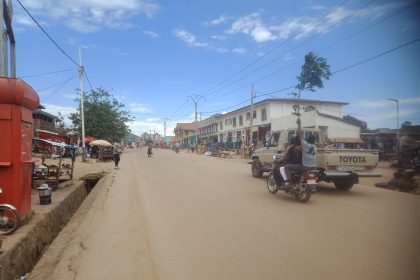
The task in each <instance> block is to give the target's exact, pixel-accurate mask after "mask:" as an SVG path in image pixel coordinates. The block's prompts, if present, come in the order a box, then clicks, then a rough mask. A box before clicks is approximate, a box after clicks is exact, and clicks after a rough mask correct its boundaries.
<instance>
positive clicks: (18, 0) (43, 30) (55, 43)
mask: <svg viewBox="0 0 420 280" xmlns="http://www.w3.org/2000/svg"><path fill="white" fill-rule="evenodd" d="M16 1H17V2H18V3H19V5H20V6H21V7H22V8H23V9H24V10H25V12H26V13H27V14H28V15H29V17H30V18H31V19H32V20H33V21H34V22H35V23H36V25H38V27H39V28H40V29H41V30H42V32H43V33H44V34H45V35H46V36H47V37H48V39H50V41H51V42H52V43H53V44H54V45H55V46H56V47H57V48H58V49H59V50H60V51H61V52H62V53H63V54H64V55H65V56H66V57H67V58H68V59H69V60H70V61H71V62H73V63H74V64H76V65H77V66H79V63H77V62H76V61H75V60H74V59H73V58H71V57H70V56H69V55H68V54H67V53H66V52H65V51H64V50H63V49H62V48H61V47H60V46H59V45H58V44H57V42H56V41H54V39H53V38H51V36H50V35H49V34H48V33H47V31H45V29H44V28H42V26H41V25H40V24H39V23H38V21H37V20H36V19H35V18H34V17H33V16H32V15H31V13H30V12H29V11H28V10H27V9H26V8H25V6H23V4H22V3H21V2H20V0H16Z"/></svg>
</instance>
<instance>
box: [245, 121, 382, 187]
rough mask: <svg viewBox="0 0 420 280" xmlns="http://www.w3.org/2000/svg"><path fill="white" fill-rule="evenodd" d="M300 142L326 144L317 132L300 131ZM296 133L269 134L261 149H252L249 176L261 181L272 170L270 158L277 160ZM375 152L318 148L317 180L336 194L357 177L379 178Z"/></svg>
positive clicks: (320, 132)
mask: <svg viewBox="0 0 420 280" xmlns="http://www.w3.org/2000/svg"><path fill="white" fill-rule="evenodd" d="M302 131H303V133H304V138H305V139H306V138H307V136H308V135H309V134H314V135H315V137H316V140H317V141H316V142H317V143H318V144H321V143H326V141H325V140H326V139H325V138H324V135H323V133H322V131H321V130H318V129H307V128H303V129H302ZM295 135H296V129H284V130H280V131H275V132H273V133H272V135H271V138H270V140H269V141H268V143H266V145H265V147H263V148H260V149H256V150H255V151H254V153H253V154H252V156H251V160H252V161H250V162H249V163H250V164H252V168H251V170H252V175H253V176H254V177H261V176H262V175H263V173H264V172H270V171H271V170H272V166H273V161H274V158H273V156H275V155H277V156H280V157H281V155H282V153H283V152H284V150H285V148H286V147H287V145H288V143H289V140H290V138H291V137H293V136H295ZM378 160H379V157H378V151H376V150H364V149H336V148H332V147H328V146H327V147H324V148H318V150H317V157H316V163H317V168H318V169H319V170H320V171H321V172H320V176H319V178H320V180H321V181H325V182H333V183H334V185H335V187H336V188H337V189H340V190H348V189H350V188H351V187H353V185H354V184H358V183H359V177H380V176H381V174H379V173H376V172H374V171H373V169H374V168H375V167H376V166H377V164H378Z"/></svg>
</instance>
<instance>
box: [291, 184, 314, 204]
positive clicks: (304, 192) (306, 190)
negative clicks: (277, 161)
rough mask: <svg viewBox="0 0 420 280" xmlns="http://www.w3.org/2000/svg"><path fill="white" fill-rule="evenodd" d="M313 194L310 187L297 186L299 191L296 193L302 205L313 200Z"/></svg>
mask: <svg viewBox="0 0 420 280" xmlns="http://www.w3.org/2000/svg"><path fill="white" fill-rule="evenodd" d="M311 194H312V191H311V188H310V187H309V186H308V185H302V186H299V185H297V190H296V192H295V193H294V195H295V198H296V200H297V201H300V202H302V203H305V202H308V200H309V199H310V198H311Z"/></svg>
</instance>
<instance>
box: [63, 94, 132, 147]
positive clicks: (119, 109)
mask: <svg viewBox="0 0 420 280" xmlns="http://www.w3.org/2000/svg"><path fill="white" fill-rule="evenodd" d="M83 99H84V102H83V109H84V110H83V111H84V120H85V135H86V136H93V137H95V138H96V139H104V140H108V141H111V142H113V141H120V140H121V139H122V138H123V137H125V136H127V134H128V132H129V131H130V130H129V128H128V126H127V124H128V123H129V122H132V121H134V119H133V117H132V116H130V114H129V112H127V111H124V110H123V109H124V104H122V103H121V102H119V101H118V100H117V99H115V98H114V97H113V96H112V94H110V93H109V92H108V91H106V90H105V89H103V88H98V89H97V90H91V91H90V92H89V93H85V95H84V98H83ZM75 101H77V102H78V104H79V112H78V113H72V114H71V115H70V117H69V118H70V120H71V121H72V123H73V126H74V127H75V129H77V130H78V131H79V132H80V133H81V131H82V127H81V119H80V98H76V99H75Z"/></svg>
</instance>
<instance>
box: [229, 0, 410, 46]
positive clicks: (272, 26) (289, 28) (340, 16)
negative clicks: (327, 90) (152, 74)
mask: <svg viewBox="0 0 420 280" xmlns="http://www.w3.org/2000/svg"><path fill="white" fill-rule="evenodd" d="M402 5H406V4H404V3H402V4H401V3H391V4H385V5H377V6H367V7H365V8H364V9H361V10H354V9H351V8H346V7H343V6H340V7H337V8H335V9H333V10H332V11H330V12H327V13H325V11H328V9H329V7H323V6H314V7H311V8H310V9H311V11H312V14H313V13H314V11H319V12H324V15H322V16H319V17H314V16H299V17H290V18H287V19H286V20H284V21H283V22H264V21H263V19H262V15H261V14H260V13H252V14H249V15H245V16H242V17H240V18H238V19H236V20H235V21H234V22H233V23H232V24H231V26H230V28H229V29H228V30H226V31H225V33H226V34H245V35H248V36H250V37H251V38H252V39H253V40H254V41H256V42H258V43H261V42H268V41H273V40H285V39H289V38H295V39H300V38H304V37H307V36H309V35H311V34H323V33H327V32H329V31H331V30H332V29H333V28H335V27H337V26H338V25H340V24H342V23H344V22H351V21H352V20H354V19H358V18H370V19H374V18H377V17H380V16H382V15H384V14H385V13H387V12H388V11H390V10H393V9H396V8H398V7H400V6H402Z"/></svg>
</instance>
